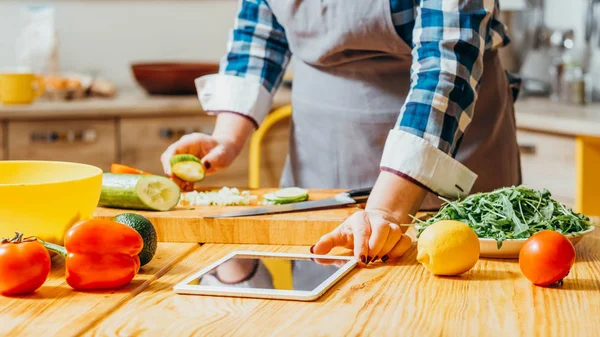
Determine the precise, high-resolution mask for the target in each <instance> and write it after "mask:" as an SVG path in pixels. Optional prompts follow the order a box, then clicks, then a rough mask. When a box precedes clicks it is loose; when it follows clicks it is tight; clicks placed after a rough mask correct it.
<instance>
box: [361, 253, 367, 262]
mask: <svg viewBox="0 0 600 337" xmlns="http://www.w3.org/2000/svg"><path fill="white" fill-rule="evenodd" d="M360 261H361V262H362V263H367V259H366V258H365V256H364V255H361V256H360Z"/></svg>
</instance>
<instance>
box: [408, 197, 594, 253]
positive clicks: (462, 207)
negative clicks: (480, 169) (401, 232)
mask: <svg viewBox="0 0 600 337" xmlns="http://www.w3.org/2000/svg"><path fill="white" fill-rule="evenodd" d="M442 200H444V201H445V204H444V205H443V206H442V208H441V209H440V211H439V212H438V213H437V214H435V215H434V216H433V217H431V218H429V219H427V220H426V221H422V220H419V219H416V221H417V222H418V225H417V227H418V229H419V235H420V234H421V233H422V232H423V230H425V228H426V227H427V226H429V225H431V224H434V223H436V222H438V221H441V220H457V221H461V222H464V223H466V224H467V225H469V226H470V227H471V228H473V230H474V231H475V233H476V234H477V236H478V237H480V238H489V239H494V240H496V242H497V243H498V249H500V247H502V242H503V241H504V240H507V239H526V238H529V237H530V236H531V235H533V234H535V233H537V232H539V231H542V230H545V229H549V230H554V231H557V232H559V233H562V234H575V233H580V232H583V231H586V230H588V229H590V228H591V226H592V223H591V221H590V219H589V218H588V217H586V216H584V215H582V214H579V213H575V212H573V211H572V210H571V209H567V207H565V206H564V205H562V204H560V203H559V202H557V201H556V200H554V199H552V195H551V194H550V192H549V191H548V190H546V189H543V190H534V189H530V188H527V187H525V186H517V187H515V186H513V187H505V188H500V189H497V190H494V191H492V192H487V193H477V194H473V195H470V196H468V197H466V198H465V199H464V200H457V201H449V200H446V199H442Z"/></svg>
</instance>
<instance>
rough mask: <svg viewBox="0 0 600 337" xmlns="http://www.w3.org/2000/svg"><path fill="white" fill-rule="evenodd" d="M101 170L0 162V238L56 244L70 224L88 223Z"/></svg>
mask: <svg viewBox="0 0 600 337" xmlns="http://www.w3.org/2000/svg"><path fill="white" fill-rule="evenodd" d="M101 190H102V170H101V169H99V168H97V167H94V166H90V165H85V164H78V163H67V162H55V161H0V237H4V238H12V237H13V236H14V235H15V232H21V233H23V235H24V236H25V237H27V236H37V237H39V238H40V239H42V240H45V241H49V242H53V243H57V244H62V243H63V239H64V236H65V234H66V232H67V231H68V230H69V228H71V226H72V225H73V224H75V223H76V222H78V221H81V220H87V219H89V218H91V217H92V215H93V213H94V211H95V209H96V207H97V205H98V201H99V199H100V192H101Z"/></svg>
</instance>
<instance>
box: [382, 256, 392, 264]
mask: <svg viewBox="0 0 600 337" xmlns="http://www.w3.org/2000/svg"><path fill="white" fill-rule="evenodd" d="M389 259H390V257H389V256H387V255H384V256H383V257H382V258H381V261H383V263H386V262H387V260H389Z"/></svg>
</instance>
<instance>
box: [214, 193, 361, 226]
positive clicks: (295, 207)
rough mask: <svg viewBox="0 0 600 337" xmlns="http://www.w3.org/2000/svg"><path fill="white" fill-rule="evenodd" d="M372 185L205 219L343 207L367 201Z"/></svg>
mask: <svg viewBox="0 0 600 337" xmlns="http://www.w3.org/2000/svg"><path fill="white" fill-rule="evenodd" d="M371 189H372V188H371V187H369V188H361V189H356V190H351V191H347V192H343V193H339V194H336V195H335V196H334V197H333V198H329V199H322V200H311V201H303V202H297V203H293V204H285V205H272V206H266V207H256V208H251V209H247V210H243V211H235V212H228V213H221V214H216V215H209V216H205V217H204V218H205V219H216V218H237V217H244V216H253V215H263V214H276V213H288V212H298V211H309V210H315V209H321V208H329V207H341V206H346V205H352V204H360V203H363V202H366V201H367V199H368V198H369V194H371Z"/></svg>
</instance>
